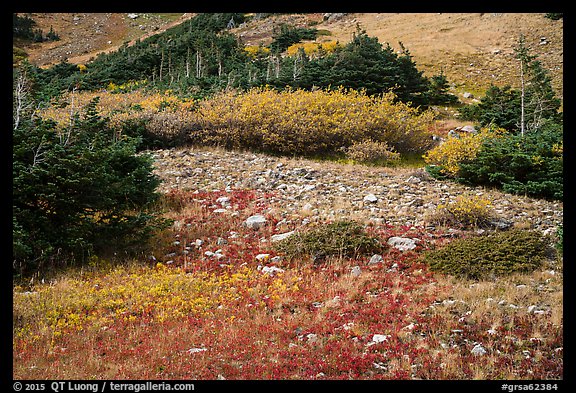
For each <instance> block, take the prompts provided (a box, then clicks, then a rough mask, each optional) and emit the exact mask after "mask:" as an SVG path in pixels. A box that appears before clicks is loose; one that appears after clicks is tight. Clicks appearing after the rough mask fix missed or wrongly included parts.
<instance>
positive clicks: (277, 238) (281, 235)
mask: <svg viewBox="0 0 576 393" xmlns="http://www.w3.org/2000/svg"><path fill="white" fill-rule="evenodd" d="M293 234H294V231H290V232H286V233H279V234H277V235H272V236H270V241H271V242H279V241H282V240H285V239H288V238H289V237H290V236H292V235H293Z"/></svg>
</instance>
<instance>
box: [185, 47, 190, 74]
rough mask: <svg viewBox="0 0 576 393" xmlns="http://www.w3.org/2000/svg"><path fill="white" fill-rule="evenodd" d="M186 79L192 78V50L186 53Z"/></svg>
mask: <svg viewBox="0 0 576 393" xmlns="http://www.w3.org/2000/svg"><path fill="white" fill-rule="evenodd" d="M186 78H190V48H188V52H186Z"/></svg>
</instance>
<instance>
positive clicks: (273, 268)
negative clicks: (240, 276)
mask: <svg viewBox="0 0 576 393" xmlns="http://www.w3.org/2000/svg"><path fill="white" fill-rule="evenodd" d="M261 271H262V273H264V274H269V275H270V276H273V275H274V274H276V273H282V272H283V271H284V269H280V268H279V267H276V266H264V267H263V268H262V270H261Z"/></svg>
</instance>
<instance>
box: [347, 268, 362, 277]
mask: <svg viewBox="0 0 576 393" xmlns="http://www.w3.org/2000/svg"><path fill="white" fill-rule="evenodd" d="M361 272H362V271H361V269H360V266H354V267H353V268H352V271H351V272H350V274H351V275H352V276H353V277H358V276H359V275H360V273H361Z"/></svg>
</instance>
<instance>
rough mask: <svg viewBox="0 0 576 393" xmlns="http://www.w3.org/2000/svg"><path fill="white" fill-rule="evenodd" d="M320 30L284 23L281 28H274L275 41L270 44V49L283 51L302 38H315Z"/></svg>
mask: <svg viewBox="0 0 576 393" xmlns="http://www.w3.org/2000/svg"><path fill="white" fill-rule="evenodd" d="M317 34H318V30H317V29H314V28H307V27H295V26H291V25H287V24H283V25H281V26H280V28H275V29H274V35H273V36H272V38H273V39H274V41H273V42H272V43H271V44H270V50H272V51H273V52H283V51H285V50H286V49H288V47H289V46H290V45H292V44H295V43H297V42H300V41H302V40H314V39H316V35H317Z"/></svg>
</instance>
